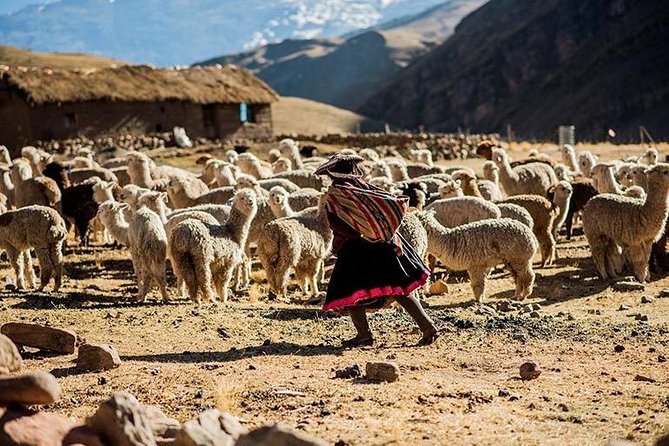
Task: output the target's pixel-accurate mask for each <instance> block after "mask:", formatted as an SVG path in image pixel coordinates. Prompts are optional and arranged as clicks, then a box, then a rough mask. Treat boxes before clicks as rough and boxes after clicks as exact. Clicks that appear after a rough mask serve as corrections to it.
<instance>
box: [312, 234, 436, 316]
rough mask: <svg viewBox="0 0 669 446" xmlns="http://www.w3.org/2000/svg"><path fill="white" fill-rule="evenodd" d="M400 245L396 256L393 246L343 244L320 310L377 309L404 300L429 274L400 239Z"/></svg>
mask: <svg viewBox="0 0 669 446" xmlns="http://www.w3.org/2000/svg"><path fill="white" fill-rule="evenodd" d="M398 237H400V236H399V234H398ZM400 244H401V247H402V250H401V251H402V253H401V254H399V255H398V254H397V252H396V245H395V243H393V242H385V243H384V242H381V243H373V242H368V241H366V240H364V239H362V238H350V239H348V240H346V241H345V242H344V244H343V245H342V247H341V249H340V250H339V252H338V253H337V261H336V263H335V265H334V269H333V270H332V276H331V277H330V282H329V284H328V290H327V295H326V297H325V304H324V305H323V310H324V311H328V310H335V311H340V312H341V311H345V310H346V308H348V307H353V306H365V307H370V308H378V307H382V306H383V305H384V304H385V301H386V299H387V298H388V297H392V296H406V295H408V294H409V293H411V292H412V291H413V290H415V289H416V288H418V287H420V286H421V285H423V284H424V283H425V282H426V281H427V278H428V277H429V275H430V270H429V269H428V268H427V266H425V263H423V261H422V260H421V259H420V257H418V255H417V254H416V253H415V252H414V250H413V248H411V246H410V245H409V244H408V243H407V242H406V241H405V240H404V239H403V238H402V237H400Z"/></svg>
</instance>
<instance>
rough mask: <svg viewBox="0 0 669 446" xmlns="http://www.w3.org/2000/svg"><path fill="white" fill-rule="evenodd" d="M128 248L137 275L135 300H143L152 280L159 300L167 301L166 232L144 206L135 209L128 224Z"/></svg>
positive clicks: (152, 213) (144, 300)
mask: <svg viewBox="0 0 669 446" xmlns="http://www.w3.org/2000/svg"><path fill="white" fill-rule="evenodd" d="M128 248H129V250H130V256H131V257H132V266H133V268H134V270H135V275H136V276H137V287H138V292H137V301H138V302H146V298H147V295H148V293H149V291H150V290H151V285H152V282H154V281H155V282H156V284H157V285H158V287H159V289H160V294H161V296H162V298H163V301H165V302H167V301H168V300H169V296H168V294H167V278H166V276H165V258H166V256H167V236H166V234H165V229H164V227H163V222H162V221H161V219H160V217H159V216H158V214H156V213H155V212H153V211H152V210H151V209H148V208H146V207H144V206H142V207H140V209H138V210H137V212H135V215H133V216H132V218H131V219H130V223H129V225H128Z"/></svg>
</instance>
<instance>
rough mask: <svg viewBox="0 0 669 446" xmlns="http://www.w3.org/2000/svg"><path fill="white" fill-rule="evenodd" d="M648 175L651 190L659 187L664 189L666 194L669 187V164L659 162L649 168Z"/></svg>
mask: <svg viewBox="0 0 669 446" xmlns="http://www.w3.org/2000/svg"><path fill="white" fill-rule="evenodd" d="M647 177H648V190H649V191H651V192H652V191H653V190H654V189H657V190H662V191H664V193H665V194H666V191H667V189H669V164H667V163H657V164H656V165H654V166H653V167H651V168H650V169H648V173H647ZM665 198H666V197H665Z"/></svg>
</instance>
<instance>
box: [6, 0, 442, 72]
mask: <svg viewBox="0 0 669 446" xmlns="http://www.w3.org/2000/svg"><path fill="white" fill-rule="evenodd" d="M3 1H4V0H3ZM443 1H444V0H276V1H269V0H243V1H241V0H141V1H138V0H59V1H54V2H49V3H46V4H45V3H44V1H35V3H40V4H38V5H33V6H27V7H25V8H23V9H20V10H19V11H16V12H13V13H10V14H0V43H3V44H7V45H12V46H18V47H22V48H32V49H34V50H37V51H61V52H62V51H68V52H71V51H75V52H85V53H92V54H100V55H106V56H109V57H113V58H119V59H123V60H128V61H131V62H135V63H152V64H156V65H161V66H166V65H175V64H181V65H185V64H191V63H193V62H195V61H198V60H204V59H207V58H209V57H212V56H213V55H216V54H229V53H235V52H240V51H243V50H245V49H250V48H254V47H256V46H258V45H264V44H267V43H270V42H278V41H281V40H283V39H286V38H293V39H312V38H320V37H336V36H340V35H343V34H345V33H350V32H352V31H356V30H360V29H364V28H369V27H371V26H375V25H377V24H378V23H383V22H387V21H389V20H393V19H396V18H398V17H403V16H406V15H409V14H417V13H419V12H421V11H424V10H425V9H427V8H430V7H432V6H434V5H436V4H438V3H440V2H443Z"/></svg>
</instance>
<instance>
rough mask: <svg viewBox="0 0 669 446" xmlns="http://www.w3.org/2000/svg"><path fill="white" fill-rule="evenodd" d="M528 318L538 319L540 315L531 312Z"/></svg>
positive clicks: (536, 312)
mask: <svg viewBox="0 0 669 446" xmlns="http://www.w3.org/2000/svg"><path fill="white" fill-rule="evenodd" d="M530 317H531V318H534V319H538V318H540V317H541V313H539V312H538V311H531V312H530Z"/></svg>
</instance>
